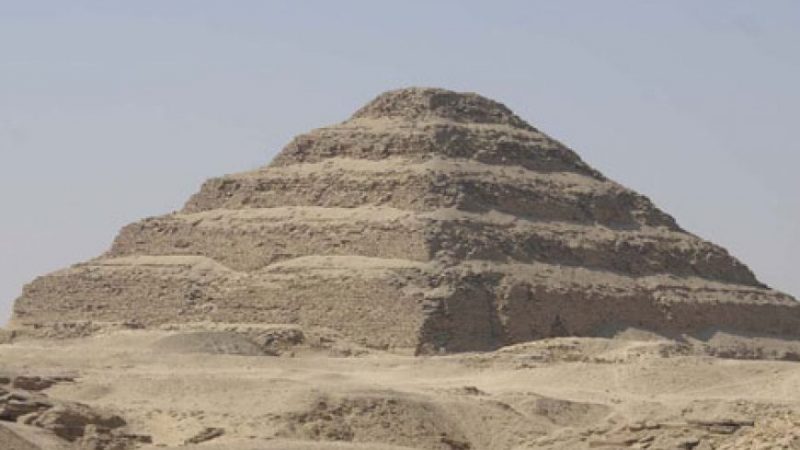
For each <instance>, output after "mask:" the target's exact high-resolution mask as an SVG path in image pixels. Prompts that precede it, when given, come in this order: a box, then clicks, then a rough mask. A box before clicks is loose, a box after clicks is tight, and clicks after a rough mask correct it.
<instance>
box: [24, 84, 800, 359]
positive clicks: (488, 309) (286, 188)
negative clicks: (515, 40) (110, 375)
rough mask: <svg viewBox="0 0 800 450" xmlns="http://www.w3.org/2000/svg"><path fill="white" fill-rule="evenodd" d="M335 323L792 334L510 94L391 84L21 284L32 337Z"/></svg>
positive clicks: (420, 341)
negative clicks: (99, 246) (110, 326)
mask: <svg viewBox="0 0 800 450" xmlns="http://www.w3.org/2000/svg"><path fill="white" fill-rule="evenodd" d="M89 321H91V322H92V323H93V324H94V325H93V326H98V325H97V324H102V323H125V322H135V323H137V324H142V325H145V326H155V325H159V324H165V323H183V322H209V321H211V322H223V323H281V324H297V325H301V326H309V327H318V326H322V327H327V328H332V329H335V330H337V331H339V332H340V333H342V334H343V335H345V336H347V337H349V338H351V339H354V340H356V341H359V342H362V343H364V344H365V345H371V346H377V347H381V348H386V347H388V348H412V349H415V350H416V351H417V352H418V353H431V352H441V351H446V352H455V351H470V350H489V349H494V348H497V347H500V346H503V345H508V344H513V343H517V342H523V341H528V340H532V339H538V338H544V337H550V336H565V335H579V336H593V335H605V334H607V333H608V332H609V330H617V329H624V328H626V327H635V328H642V329H647V330H651V331H654V332H658V333H664V334H679V333H695V332H702V331H706V330H708V329H726V330H729V331H734V332H740V333H748V334H750V333H758V334H769V335H778V336H798V335H800V304H798V302H796V301H795V300H794V299H793V298H791V297H790V296H788V295H785V294H782V293H780V292H776V291H773V290H771V289H769V288H767V287H766V286H764V285H763V284H761V283H760V282H759V281H758V280H757V279H756V277H755V275H754V274H753V273H752V272H751V271H750V270H749V269H748V268H747V267H746V266H745V265H744V264H742V263H741V262H740V261H738V260H737V259H735V258H734V257H732V256H731V255H730V254H729V253H728V252H727V251H726V250H725V249H723V248H721V247H719V246H717V245H714V244H712V243H710V242H708V241H705V240H703V239H701V238H699V237H697V236H695V235H693V234H690V233H687V232H686V231H684V230H682V229H681V228H680V227H679V226H678V224H677V223H676V222H675V220H674V219H673V218H672V217H671V216H669V215H668V214H666V213H665V212H663V211H661V210H659V209H658V208H657V207H656V206H655V205H653V203H652V202H651V201H650V200H649V199H647V198H646V197H644V196H642V195H640V194H638V193H636V192H634V191H632V190H630V189H627V188H625V187H624V186H621V185H619V184H618V183H615V182H613V181H611V180H609V179H607V178H606V177H604V176H603V175H602V174H600V173H599V172H598V171H597V170H595V169H593V168H592V167H590V166H589V165H588V164H586V163H585V162H584V161H583V160H581V158H580V157H579V156H578V155H577V154H576V153H575V152H574V151H572V150H571V149H569V148H567V147H566V146H565V145H563V144H562V143H560V142H558V141H556V140H555V139H552V138H550V137H549V136H547V135H545V134H544V133H542V132H540V131H538V130H536V129H535V128H533V127H531V126H530V125H528V124H527V123H525V122H524V121H523V120H522V119H520V118H518V117H517V116H515V115H514V114H513V113H512V112H511V111H510V110H509V109H508V108H506V107H505V106H503V105H502V104H500V103H498V102H495V101H493V100H490V99H487V98H484V97H481V96H479V95H477V94H462V93H455V92H451V91H446V90H442V89H432V88H409V89H401V90H397V91H390V92H387V93H385V94H382V95H380V96H378V97H377V98H376V99H375V100H373V101H372V102H370V103H368V104H367V105H366V106H364V107H363V108H361V109H360V110H358V111H357V112H356V113H355V114H354V115H353V116H352V117H351V118H350V119H349V120H347V121H345V122H343V123H340V124H338V125H333V126H329V127H324V128H320V129H316V130H313V131H311V132H309V133H306V134H303V135H300V136H298V137H296V138H295V139H293V140H292V142H290V143H289V144H288V145H287V146H286V148H284V149H283V150H282V151H281V152H280V153H279V154H278V155H277V156H276V157H275V159H274V160H273V161H272V162H271V163H270V164H269V165H268V166H265V167H263V168H261V169H258V170H255V171H251V172H244V173H238V174H232V175H226V176H223V177H219V178H214V179H212V180H209V181H207V182H206V183H204V184H203V186H202V187H201V189H200V191H199V192H198V193H196V194H195V195H194V196H192V198H191V199H189V201H188V202H187V204H186V205H185V207H184V208H183V210H182V211H179V212H175V213H172V214H167V215H164V216H161V217H155V218H149V219H145V220H142V221H140V222H136V223H133V224H131V225H128V226H126V227H124V228H123V230H122V231H121V232H120V234H119V235H118V236H117V238H116V239H115V240H114V243H113V245H112V246H111V249H110V250H109V251H108V252H106V253H105V254H104V255H102V256H100V257H98V258H95V259H93V260H91V261H89V262H86V263H81V264H76V265H74V266H72V267H70V268H67V269H64V270H62V271H59V272H55V273H52V274H49V275H45V276H43V277H40V278H38V279H36V280H34V281H33V282H32V283H30V284H29V285H27V286H26V287H25V289H24V292H23V294H22V296H21V297H20V298H19V299H18V300H17V301H16V303H15V306H14V316H13V322H12V323H13V325H14V326H15V327H17V328H20V329H25V330H28V331H29V332H34V333H44V334H47V333H50V332H51V331H52V330H60V332H63V330H78V331H80V332H83V331H85V330H86V328H82V327H80V326H76V325H75V324H79V323H86V322H89Z"/></svg>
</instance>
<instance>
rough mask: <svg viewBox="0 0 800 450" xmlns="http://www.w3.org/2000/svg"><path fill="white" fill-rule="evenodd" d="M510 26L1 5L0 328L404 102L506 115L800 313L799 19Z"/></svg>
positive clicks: (333, 11)
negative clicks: (309, 140)
mask: <svg viewBox="0 0 800 450" xmlns="http://www.w3.org/2000/svg"><path fill="white" fill-rule="evenodd" d="M234 5H235V6H234ZM500 5H502V6H495V7H492V6H491V5H486V4H483V3H480V2H453V1H441V2H436V3H427V2H415V1H409V2H403V3H402V4H401V5H390V6H387V5H378V4H376V3H370V2H356V1H346V2H337V3H336V5H333V4H332V2H304V3H303V4H302V6H299V5H298V4H295V3H289V2H255V1H241V2H236V3H235V4H232V3H224V4H223V3H220V2H209V1H193V2H188V1H174V2H168V3H167V2H156V1H140V2H129V3H124V4H115V5H114V6H112V5H111V4H110V3H108V2H99V1H98V2H80V3H72V4H67V3H66V2H55V1H39V2H36V1H33V2H31V1H4V2H0V50H1V52H0V69H2V70H0V100H2V101H0V200H2V205H3V208H4V214H3V220H2V221H0V250H2V252H0V254H1V255H2V257H0V324H2V323H4V322H5V321H6V319H7V318H8V316H9V314H10V308H11V304H12V302H13V300H14V299H15V298H16V297H17V296H18V295H19V293H20V292H21V288H22V285H23V284H24V283H27V282H29V281H31V280H32V279H33V278H34V277H36V276H38V275H42V274H44V273H47V272H50V271H53V270H57V269H59V268H63V267H66V266H68V265H69V264H72V263H76V262H80V261H83V260H86V259H88V258H91V257H94V256H97V255H99V254H100V253H102V252H103V251H105V250H106V249H107V248H108V247H109V246H110V243H111V240H112V239H113V237H114V235H115V234H116V233H117V231H118V230H119V229H120V228H121V227H122V226H123V225H125V224H127V223H130V222H133V221H136V220H138V219H140V218H143V217H146V216H153V215H159V214H163V213H167V212H169V211H172V210H176V209H178V208H180V207H181V206H182V204H183V202H184V201H185V200H186V199H188V197H189V196H190V195H191V194H192V193H193V192H195V191H196V190H197V189H198V188H199V186H200V184H201V183H202V182H203V181H204V180H205V179H207V178H209V177H212V176H218V175H221V174H224V173H231V172H237V171H243V170H248V169H252V168H254V167H257V166H261V165H264V164H266V163H267V162H268V161H269V160H270V159H271V158H272V157H273V156H274V155H275V154H276V153H277V152H278V151H279V150H280V149H281V148H282V147H283V146H284V145H285V144H286V143H288V141H289V140H290V139H291V138H292V137H293V136H294V135H296V134H299V133H302V132H304V131H307V130H309V129H311V128H316V127H320V126H324V125H328V124H331V123H335V122H339V121H342V120H344V119H346V118H347V117H348V116H349V115H350V114H352V112H354V111H355V110H356V109H357V108H358V107H360V106H361V105H363V104H364V103H366V102H367V101H369V100H370V99H372V98H373V97H374V96H376V95H378V94H379V93H381V92H383V91H385V90H389V89H396V88H400V87H407V86H412V85H416V86H436V87H443V88H447V89H452V90H457V91H472V92H478V93H480V94H482V95H485V96H487V97H490V98H493V99H495V100H498V101H500V102H503V103H504V104H506V105H507V106H508V107H510V108H511V109H512V110H514V112H515V113H517V115H519V116H520V117H522V118H523V119H525V120H526V121H528V122H530V123H531V124H533V125H534V126H536V127H537V128H539V129H541V130H542V131H544V132H545V133H547V134H549V135H551V136H553V137H554V138H556V139H559V140H560V141H562V142H564V143H565V144H566V145H568V146H569V147H570V148H572V149H573V150H575V151H576V152H577V153H578V154H579V155H580V156H581V157H582V158H583V159H584V160H585V161H586V162H588V163H589V164H590V165H592V166H593V167H595V168H596V169H598V170H600V171H601V172H603V174H605V175H606V176H608V177H609V178H611V179H613V180H615V181H617V182H620V183H622V184H624V185H626V186H627V187H630V188H632V189H634V190H636V191H637V192H639V193H641V194H644V195H647V196H648V197H650V198H651V199H652V200H653V201H654V202H655V203H656V205H657V206H658V207H659V208H661V209H663V210H664V211H666V212H667V213H669V214H670V215H672V216H674V217H675V218H676V219H677V221H678V223H679V224H680V225H681V226H682V227H683V228H685V229H686V230H688V231H690V232H692V233H694V234H697V235H699V236H701V237H703V238H705V239H707V240H710V241H712V242H714V243H716V244H719V245H721V246H723V247H724V248H726V249H728V250H729V251H730V252H731V253H732V254H733V255H734V256H736V257H738V258H739V259H740V260H741V261H742V262H744V263H745V264H747V265H748V266H749V267H750V268H751V269H752V270H753V271H754V272H755V273H756V275H757V276H758V278H759V279H760V280H761V281H763V282H765V283H767V284H768V285H770V286H772V287H774V288H776V289H779V290H782V291H784V292H787V293H789V294H792V295H794V296H795V297H798V296H800V277H798V276H797V269H796V266H797V264H796V257H795V255H797V254H798V253H800V177H798V175H797V174H796V173H795V171H796V170H797V167H798V165H800V154H799V153H800V152H798V151H797V149H796V148H795V147H796V143H795V142H796V137H795V135H794V131H795V128H796V125H795V121H796V119H797V117H800V87H798V83H797V80H799V79H800V51H798V50H800V48H798V47H800V27H798V26H797V24H798V23H800V22H799V20H800V3H797V2H791V1H775V2H769V3H756V2H744V1H708V2H702V3H697V2H691V1H676V2H669V3H667V2H663V3H650V2H635V1H609V2H603V3H602V4H600V3H599V2H591V1H565V2H558V3H553V2H516V1H508V2H501V3H500Z"/></svg>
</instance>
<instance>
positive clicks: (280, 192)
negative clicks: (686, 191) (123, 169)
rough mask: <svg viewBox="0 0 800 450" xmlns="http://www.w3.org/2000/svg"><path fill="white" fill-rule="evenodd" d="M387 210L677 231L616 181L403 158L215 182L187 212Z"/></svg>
mask: <svg viewBox="0 0 800 450" xmlns="http://www.w3.org/2000/svg"><path fill="white" fill-rule="evenodd" d="M280 206H327V207H340V208H353V207H360V206H389V207H394V208H398V209H405V210H410V211H431V210H436V209H441V208H451V207H455V208H458V209H462V210H467V211H476V212H485V211H490V210H497V211H500V212H503V213H506V214H511V215H516V216H519V217H524V218H531V219H536V220H552V221H567V222H576V223H598V224H601V225H605V226H609V227H620V228H635V227H639V226H642V225H649V226H664V227H667V228H670V229H675V230H677V229H679V228H678V226H677V224H676V223H675V221H674V219H673V218H672V217H670V216H669V215H667V214H664V213H663V212H661V211H659V210H658V209H657V208H655V207H654V206H653V204H652V203H651V202H650V201H649V200H648V199H647V198H645V197H643V196H641V195H638V194H636V193H634V192H633V191H630V190H629V189H626V188H624V187H622V186H620V185H619V184H616V183H613V182H610V181H603V180H596V179H593V178H590V177H586V176H582V175H578V174H571V173H553V174H541V173H536V172H532V171H529V170H526V169H521V168H517V169H511V168H498V167H496V166H491V165H486V164H482V163H476V162H473V161H466V160H441V159H436V160H432V161H429V162H425V163H413V162H410V161H408V160H405V159H397V158H394V159H389V160H386V161H357V160H348V159H338V158H337V159H334V160H331V161H328V162H326V163H311V164H297V165H293V166H288V167H281V168H277V167H275V168H268V169H265V170H256V171H252V172H244V173H239V174H232V175H227V176H224V177H220V178H213V179H211V180H209V181H207V182H206V183H204V184H203V186H202V188H201V189H200V192H198V193H197V194H195V195H194V196H193V197H192V198H191V199H190V200H189V201H188V202H187V204H186V206H185V207H184V212H198V211H206V210H211V209H242V208H271V207H280Z"/></svg>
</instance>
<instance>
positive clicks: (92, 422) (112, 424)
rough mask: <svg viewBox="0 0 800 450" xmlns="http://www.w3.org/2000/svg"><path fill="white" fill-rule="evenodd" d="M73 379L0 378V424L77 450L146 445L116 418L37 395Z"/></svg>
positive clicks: (122, 449) (113, 449)
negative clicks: (45, 434) (31, 430)
mask: <svg viewBox="0 0 800 450" xmlns="http://www.w3.org/2000/svg"><path fill="white" fill-rule="evenodd" d="M74 379H75V377H72V376H32V375H25V376H16V377H13V376H3V377H2V378H0V384H5V385H6V386H5V387H4V386H0V421H2V422H12V423H17V424H21V425H27V426H33V427H37V428H41V429H43V430H47V431H49V432H51V433H52V434H53V435H55V436H57V437H59V438H61V439H63V440H64V441H67V442H72V443H74V445H75V446H76V448H78V449H81V450H127V449H131V448H134V446H135V445H136V444H137V443H148V442H150V438H149V437H148V436H141V435H134V434H128V433H125V432H124V427H125V426H126V425H127V423H126V422H125V420H124V419H123V418H122V417H120V416H118V415H116V414H113V413H109V412H105V411H99V410H97V409H95V408H91V407H89V406H87V405H84V404H81V403H75V402H65V401H61V400H55V399H52V398H50V397H48V396H47V395H45V394H43V393H41V392H38V391H41V390H43V389H46V388H48V387H51V386H52V385H54V384H55V383H62V382H72V381H73V380H74ZM9 383H10V385H9ZM25 387H28V388H30V390H26V389H25Z"/></svg>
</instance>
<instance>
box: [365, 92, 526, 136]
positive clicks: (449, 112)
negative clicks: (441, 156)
mask: <svg viewBox="0 0 800 450" xmlns="http://www.w3.org/2000/svg"><path fill="white" fill-rule="evenodd" d="M365 118H366V119H381V118H402V119H406V120H426V119H433V118H438V119H447V120H452V121H454V122H462V123H475V124H496V125H509V126H512V127H516V128H522V129H527V130H533V127H531V126H530V125H528V124H527V123H525V121H524V120H522V119H520V118H519V117H517V116H516V115H514V113H513V112H511V110H510V109H508V108H507V107H506V106H505V105H503V104H502V103H499V102H496V101H494V100H491V99H488V98H486V97H483V96H480V95H478V94H474V93H461V92H453V91H448V90H445V89H438V88H417V87H412V88H407V89H398V90H394V91H389V92H386V93H383V94H381V95H379V96H378V97H377V98H375V99H374V100H372V101H371V102H369V103H367V104H366V105H365V106H364V107H362V108H361V109H359V110H358V111H356V113H355V114H353V117H352V119H365Z"/></svg>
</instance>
